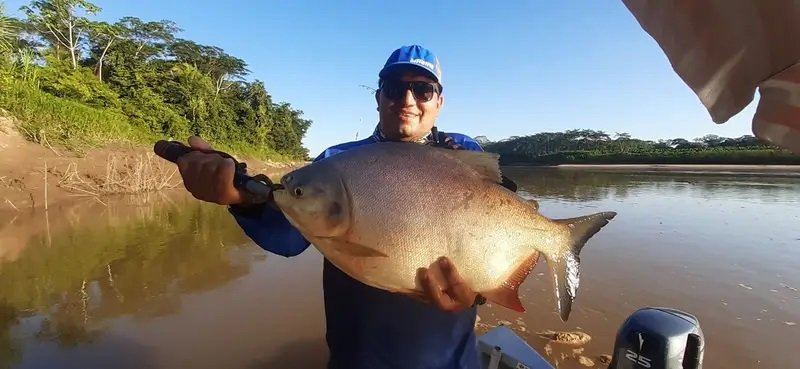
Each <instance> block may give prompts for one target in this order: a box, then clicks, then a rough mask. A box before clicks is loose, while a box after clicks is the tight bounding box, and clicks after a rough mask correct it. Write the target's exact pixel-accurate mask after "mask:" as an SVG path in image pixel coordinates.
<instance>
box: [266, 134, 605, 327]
mask: <svg viewBox="0 0 800 369" xmlns="http://www.w3.org/2000/svg"><path fill="white" fill-rule="evenodd" d="M498 158H499V156H498V155H497V154H493V153H487V152H476V151H466V150H451V149H442V148H436V147H431V146H425V145H419V144H412V143H389V142H387V143H377V144H370V145H365V146H362V147H359V148H355V149H351V150H349V151H345V152H342V153H339V154H336V155H334V156H332V157H329V158H326V159H323V160H320V161H317V162H316V163H312V164H310V165H308V166H305V167H302V168H300V169H297V170H294V171H292V172H290V173H287V174H286V175H285V176H284V177H283V178H282V179H281V183H282V184H283V186H284V189H281V190H277V191H276V192H275V194H274V196H275V202H276V204H277V205H278V207H279V208H280V209H281V210H282V211H283V212H284V214H285V215H286V217H287V218H288V220H289V222H290V223H291V224H292V225H294V226H295V227H296V228H297V229H298V230H299V231H300V232H301V233H302V234H303V235H304V236H305V237H306V239H308V240H309V241H310V242H311V243H312V244H313V245H314V246H315V247H316V248H317V249H319V250H320V252H321V253H322V254H323V255H324V256H325V257H326V258H327V259H328V260H330V262H331V263H333V264H334V265H336V266H337V267H338V268H340V269H341V270H342V271H344V272H345V273H347V274H348V275H350V276H351V277H353V278H354V279H356V280H358V281H361V282H362V283H364V284H367V285H370V286H373V287H376V288H381V289H385V290H388V291H393V292H398V293H407V294H420V293H421V291H422V287H421V285H420V284H419V281H418V280H417V278H416V276H417V270H418V269H419V268H421V267H429V266H430V265H432V264H433V263H434V262H435V261H436V260H437V259H438V258H439V257H440V256H447V257H449V258H450V260H451V261H452V263H453V264H454V266H455V267H456V268H457V269H456V270H458V272H459V274H460V275H461V276H462V277H463V278H464V280H465V281H466V283H468V284H469V286H470V287H471V288H472V289H473V290H475V291H477V292H480V293H481V294H483V295H484V296H485V297H486V298H487V300H489V301H492V302H494V303H496V304H498V305H501V306H505V307H507V308H510V309H513V310H516V311H520V312H522V311H524V308H523V306H522V303H521V302H520V299H519V295H518V287H519V285H520V284H521V283H522V282H523V281H524V280H525V278H526V277H527V276H528V274H529V273H530V271H531V269H532V268H533V266H535V263H536V260H537V258H538V255H539V254H541V255H544V257H545V260H546V262H547V264H548V267H549V269H550V274H551V276H552V278H553V286H554V291H555V295H556V301H558V310H559V313H560V315H561V319H562V320H564V321H566V320H567V319H568V318H569V314H570V311H571V306H572V301H573V299H574V298H575V295H576V291H577V288H578V282H579V274H580V272H579V257H578V255H579V253H580V251H581V248H582V247H583V246H584V244H585V243H586V241H587V240H588V239H589V238H590V237H592V236H593V235H594V234H595V233H596V232H597V231H599V230H600V229H601V228H602V227H603V226H605V225H606V224H607V223H608V221H609V220H610V219H612V218H614V216H615V215H616V213H615V212H601V213H596V214H591V215H587V216H583V217H578V218H572V219H555V220H553V219H548V218H546V217H544V216H542V215H541V214H539V212H538V209H537V207H536V205H534V204H532V203H531V202H529V201H527V200H526V199H524V198H522V197H520V196H519V195H517V194H516V193H514V192H512V191H510V190H508V189H506V188H505V187H503V186H501V185H500V182H501V174H500V167H499V163H498ZM537 251H538V253H537Z"/></svg>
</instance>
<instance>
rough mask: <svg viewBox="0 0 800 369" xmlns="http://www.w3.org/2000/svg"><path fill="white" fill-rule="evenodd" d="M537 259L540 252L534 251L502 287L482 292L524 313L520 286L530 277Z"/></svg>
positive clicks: (488, 297) (488, 298)
mask: <svg viewBox="0 0 800 369" xmlns="http://www.w3.org/2000/svg"><path fill="white" fill-rule="evenodd" d="M537 261H539V253H538V252H534V253H533V254H531V255H530V256H528V257H527V258H526V259H525V260H524V261H523V262H522V263H520V265H519V266H517V268H516V269H514V271H513V272H512V273H511V274H510V275H509V277H508V278H507V279H506V281H505V282H503V284H502V285H501V286H500V287H498V288H495V289H492V290H489V291H486V292H482V293H481V294H482V295H483V296H484V297H486V299H487V300H489V301H491V302H493V303H495V304H497V305H500V306H503V307H506V308H509V309H511V310H514V311H518V312H520V313H524V312H525V307H523V306H522V301H520V299H519V286H520V285H521V284H522V282H524V281H525V279H526V278H528V275H529V274H530V273H531V271H532V270H533V268H534V267H535V266H536V262H537Z"/></svg>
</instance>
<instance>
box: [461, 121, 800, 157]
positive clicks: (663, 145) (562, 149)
mask: <svg viewBox="0 0 800 369" xmlns="http://www.w3.org/2000/svg"><path fill="white" fill-rule="evenodd" d="M477 139H478V140H479V141H480V142H481V143H482V144H483V146H484V149H485V150H486V151H491V152H495V153H498V154H500V161H501V162H502V164H538V165H554V164H775V165H777V164H800V155H795V154H792V153H791V152H789V151H787V150H784V149H781V148H779V147H776V146H773V145H770V144H768V143H766V142H763V141H761V140H758V139H757V138H755V137H753V136H751V135H744V136H741V137H736V138H729V137H720V136H718V135H705V136H703V137H699V138H695V139H693V140H691V141H690V140H687V139H685V138H673V139H663V140H658V141H652V140H641V139H637V138H633V137H631V135H630V134H628V133H624V132H619V133H615V134H614V135H613V136H612V135H611V134H609V133H607V132H604V131H599V130H590V129H572V130H567V131H564V132H541V133H537V134H533V135H528V136H521V137H510V138H508V139H505V140H501V141H496V142H491V141H489V140H487V139H486V138H485V137H478V138H477Z"/></svg>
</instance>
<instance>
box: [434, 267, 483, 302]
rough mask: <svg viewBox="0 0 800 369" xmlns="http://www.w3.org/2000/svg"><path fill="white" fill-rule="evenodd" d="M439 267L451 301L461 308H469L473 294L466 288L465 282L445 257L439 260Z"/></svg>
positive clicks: (473, 297)
mask: <svg viewBox="0 0 800 369" xmlns="http://www.w3.org/2000/svg"><path fill="white" fill-rule="evenodd" d="M439 266H440V268H441V272H442V275H443V278H444V280H445V282H446V283H447V284H446V286H448V291H449V293H450V296H451V298H452V299H453V300H455V301H456V302H458V304H459V305H462V306H470V305H472V302H473V301H474V300H475V292H474V291H472V289H471V288H470V287H469V286H467V284H466V282H465V281H464V279H463V278H461V275H460V274H458V270H456V268H455V266H453V263H452V262H451V261H450V260H449V259H447V258H446V257H442V258H441V259H439Z"/></svg>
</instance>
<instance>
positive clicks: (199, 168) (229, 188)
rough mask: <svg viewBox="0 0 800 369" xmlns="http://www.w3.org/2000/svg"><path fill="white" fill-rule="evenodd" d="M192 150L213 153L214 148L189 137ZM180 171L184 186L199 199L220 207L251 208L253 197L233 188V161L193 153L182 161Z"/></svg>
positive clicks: (179, 159)
mask: <svg viewBox="0 0 800 369" xmlns="http://www.w3.org/2000/svg"><path fill="white" fill-rule="evenodd" d="M189 146H191V147H192V148H195V149H201V150H212V148H211V145H210V144H209V143H208V142H206V141H204V140H203V139H201V138H200V137H197V136H191V137H189ZM176 164H178V170H179V171H180V173H181V177H182V178H183V186H184V187H186V190H187V191H189V192H190V193H191V194H192V196H194V197H195V198H196V199H199V200H203V201H208V202H213V203H216V204H220V205H233V204H240V205H247V204H248V203H250V201H251V200H250V197H249V196H248V195H247V194H246V193H243V192H242V191H239V190H238V189H236V187H234V186H233V174H234V171H235V164H234V161H233V160H232V159H229V158H224V157H222V156H221V155H219V154H216V153H205V152H201V151H192V152H189V153H187V154H184V155H181V157H180V158H178V160H177V162H176Z"/></svg>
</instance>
